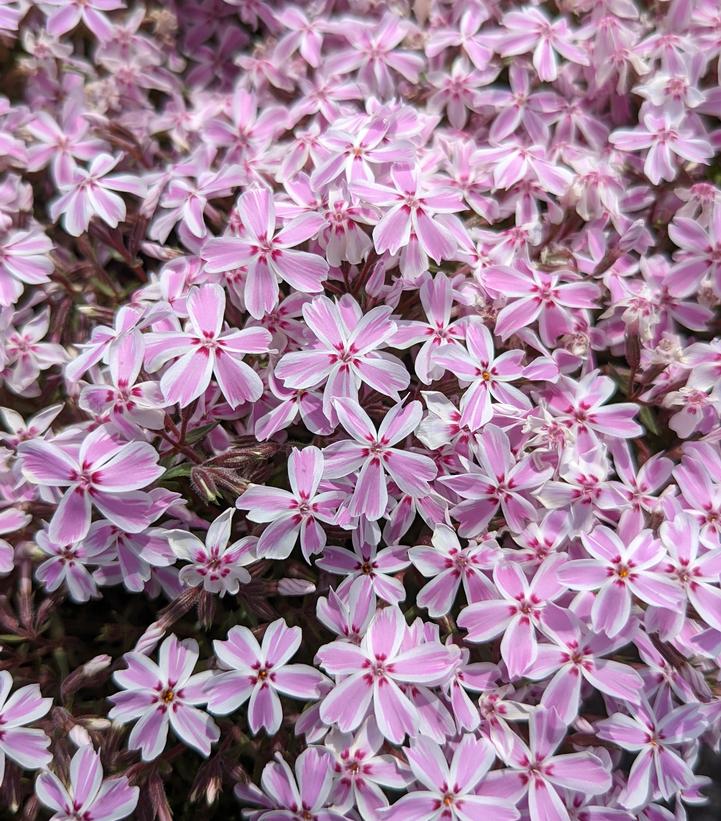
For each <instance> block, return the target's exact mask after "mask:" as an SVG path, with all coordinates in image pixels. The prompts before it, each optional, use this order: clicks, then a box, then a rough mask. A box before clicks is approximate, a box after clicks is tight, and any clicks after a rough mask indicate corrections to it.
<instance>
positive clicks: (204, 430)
mask: <svg viewBox="0 0 721 821" xmlns="http://www.w3.org/2000/svg"><path fill="white" fill-rule="evenodd" d="M217 425H218V423H217V422H211V423H210V424H209V425H201V426H200V427H199V428H195V429H194V430H191V431H190V432H189V433H186V435H185V441H186V442H187V444H189V445H194V444H195V443H196V442H200V440H201V439H205V437H206V436H207V435H208V434H209V433H210V431H211V430H213V428H214V427H217Z"/></svg>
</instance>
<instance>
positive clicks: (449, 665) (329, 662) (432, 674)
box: [318, 607, 457, 744]
mask: <svg viewBox="0 0 721 821" xmlns="http://www.w3.org/2000/svg"><path fill="white" fill-rule="evenodd" d="M407 632H408V626H407V625H406V622H405V619H404V618H403V614H402V613H401V611H400V610H399V609H398V608H397V607H386V608H384V609H383V610H378V611H377V613H376V615H375V617H374V619H373V621H372V622H371V624H370V626H369V627H368V630H367V632H366V634H365V636H364V637H363V640H362V641H361V644H360V646H357V645H355V644H350V643H348V642H345V641H334V642H332V643H331V644H326V645H324V646H323V647H321V648H320V650H319V651H318V660H319V661H320V663H321V665H322V666H323V667H324V668H325V669H326V671H327V672H329V673H330V674H331V675H334V676H340V677H341V679H340V681H339V683H338V684H337V685H336V686H335V688H334V689H333V690H332V691H331V692H330V693H329V694H328V695H327V696H326V697H325V698H324V699H323V702H322V703H321V707H320V716H321V719H322V720H323V721H325V722H326V723H328V724H335V725H337V726H338V729H340V730H341V731H342V732H349V731H351V730H354V729H355V728H356V727H358V726H359V725H360V724H361V722H362V721H363V719H364V718H365V717H366V715H367V714H368V712H369V711H370V710H371V709H372V712H373V715H374V716H375V720H376V722H377V723H378V728H379V729H380V731H381V733H383V735H384V736H385V737H386V738H387V739H388V740H389V741H391V742H393V743H394V744H400V743H401V742H402V741H403V739H404V738H405V737H406V735H414V734H415V733H416V731H417V729H418V724H419V721H420V716H419V714H418V711H417V708H416V707H415V706H414V705H413V704H412V703H411V702H410V701H409V699H408V697H407V696H406V695H405V694H404V693H403V692H402V691H401V689H400V687H399V684H403V683H413V684H431V685H432V684H438V683H440V682H442V681H443V680H444V679H445V678H447V677H448V676H449V675H450V672H451V670H452V669H453V666H454V664H455V662H456V659H457V656H456V654H455V653H453V652H452V650H451V649H450V648H447V647H444V646H443V645H442V644H439V643H437V642H435V641H428V642H425V643H423V644H418V645H416V646H414V647H412V648H410V647H409V648H405V649H404V648H403V647H402V645H403V643H404V639H405V638H406V636H407ZM371 705H372V706H371Z"/></svg>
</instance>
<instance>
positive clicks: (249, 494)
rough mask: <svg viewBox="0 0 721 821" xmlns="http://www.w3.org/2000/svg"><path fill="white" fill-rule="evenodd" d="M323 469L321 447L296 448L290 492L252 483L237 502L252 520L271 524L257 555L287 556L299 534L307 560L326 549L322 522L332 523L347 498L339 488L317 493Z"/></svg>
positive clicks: (290, 465) (292, 456) (291, 461)
mask: <svg viewBox="0 0 721 821" xmlns="http://www.w3.org/2000/svg"><path fill="white" fill-rule="evenodd" d="M323 468H324V460H323V453H322V451H320V450H318V448H315V447H312V446H311V447H307V448H303V449H302V450H298V448H293V450H292V451H291V454H290V457H289V459H288V477H289V480H290V486H291V491H290V492H289V491H287V490H283V489H282V488H272V487H264V486H262V485H252V486H251V487H250V488H248V490H246V491H245V493H244V494H243V495H242V496H241V497H240V498H239V499H238V500H237V501H236V503H235V504H236V507H238V508H240V509H241V510H247V511H248V513H247V517H248V519H250V521H252V522H270V523H271V524H270V525H269V526H268V527H266V528H265V530H264V531H263V533H262V534H261V536H260V538H259V539H258V543H257V545H256V548H255V552H256V555H257V556H258V558H272V559H286V558H288V556H290V554H291V552H292V550H293V548H294V547H295V543H296V541H297V540H298V536H299V535H300V547H301V550H302V551H303V556H304V557H305V559H306V561H310V557H311V556H312V555H313V554H314V553H320V552H321V551H322V550H323V548H324V547H325V542H326V535H325V531H324V530H323V528H322V527H321V525H320V524H319V522H326V523H331V522H332V521H333V520H334V518H335V510H336V508H337V507H338V504H339V502H341V501H342V500H343V499H344V497H345V494H344V493H342V492H340V491H333V490H328V491H325V492H322V493H318V486H319V484H320V482H321V478H322V476H323Z"/></svg>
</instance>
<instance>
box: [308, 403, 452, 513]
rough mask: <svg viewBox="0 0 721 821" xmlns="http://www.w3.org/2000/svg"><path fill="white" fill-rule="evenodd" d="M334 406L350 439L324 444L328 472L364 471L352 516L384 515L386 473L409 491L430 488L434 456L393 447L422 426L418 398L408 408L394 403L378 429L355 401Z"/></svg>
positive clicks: (328, 474) (414, 492)
mask: <svg viewBox="0 0 721 821" xmlns="http://www.w3.org/2000/svg"><path fill="white" fill-rule="evenodd" d="M334 407H335V411H336V413H337V414H338V419H339V421H340V423H341V425H342V426H343V427H344V428H345V430H346V431H347V432H348V433H349V434H350V436H351V437H352V438H351V439H350V440H347V439H346V440H344V441H341V442H334V443H333V444H331V445H329V446H328V447H327V448H325V450H324V451H323V456H324V459H325V472H324V476H325V477H326V478H328V479H337V478H339V477H341V476H347V475H348V474H349V473H350V472H351V471H355V470H359V471H360V472H359V474H358V481H357V483H356V486H355V490H354V492H353V498H352V499H351V502H350V507H349V512H350V514H351V516H360V515H361V514H363V515H364V516H366V518H368V519H370V520H372V521H374V520H376V519H380V518H381V516H383V514H384V513H385V510H386V506H387V504H388V489H387V487H386V474H389V475H390V477H391V478H392V479H393V481H394V482H395V483H396V484H397V485H398V487H399V488H401V490H403V491H404V492H405V493H408V494H410V495H411V496H423V495H426V494H428V493H430V486H429V484H428V483H429V482H430V481H431V480H432V479H434V478H435V476H436V466H435V465H434V464H433V462H432V460H431V459H429V458H428V457H427V456H423V455H421V454H420V453H414V452H413V451H410V450H406V449H401V448H397V447H394V445H397V444H399V443H400V442H402V441H403V440H404V439H406V438H407V437H408V436H410V435H411V434H412V433H413V431H414V430H415V429H416V428H417V427H418V423H419V422H420V421H421V416H422V415H423V410H422V407H421V403H420V402H409V403H408V404H407V405H406V406H405V407H404V406H403V405H402V404H398V405H395V406H394V407H393V408H392V409H391V410H390V411H389V412H388V414H387V415H386V417H385V418H384V419H383V421H382V422H381V424H380V426H379V428H378V429H377V430H376V427H375V425H374V424H373V423H372V422H371V420H370V418H369V417H368V414H367V413H366V412H365V411H364V410H363V408H361V406H360V405H359V404H358V403H357V402H355V401H353V400H351V399H336V400H334Z"/></svg>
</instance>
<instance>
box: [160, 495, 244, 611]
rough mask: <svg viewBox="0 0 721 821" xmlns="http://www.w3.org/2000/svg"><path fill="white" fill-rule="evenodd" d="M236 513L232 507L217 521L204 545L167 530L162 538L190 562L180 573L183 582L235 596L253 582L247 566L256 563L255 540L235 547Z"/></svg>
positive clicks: (175, 551)
mask: <svg viewBox="0 0 721 821" xmlns="http://www.w3.org/2000/svg"><path fill="white" fill-rule="evenodd" d="M233 513H235V511H234V510H233V509H232V508H230V509H229V510H226V511H225V512H224V513H221V514H220V516H218V518H217V519H215V520H214V521H213V522H212V523H211V525H210V527H209V528H208V532H207V534H206V536H205V544H203V542H201V541H200V539H198V538H197V536H193V535H192V534H191V533H188V532H186V531H184V530H165V531H163V535H164V536H165V538H166V539H167V540H168V542H169V543H170V547H171V548H172V550H173V553H175V555H176V556H177V557H178V558H179V559H181V560H183V561H186V562H188V564H186V565H185V566H184V567H183V568H182V569H181V571H180V580H181V581H182V582H184V583H185V584H188V585H190V586H191V587H198V586H200V585H202V586H203V589H204V590H207V591H208V592H209V593H219V594H220V595H221V596H224V595H225V594H226V593H231V594H235V593H237V592H238V588H239V586H240V585H241V584H248V582H250V573H248V571H247V570H246V569H245V565H247V564H252V562H254V561H255V560H256V555H255V550H254V548H255V544H256V540H255V538H254V537H252V536H246V537H245V538H244V539H239V540H238V541H236V542H233V544H228V543H229V542H230V528H231V524H232V521H233Z"/></svg>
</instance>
